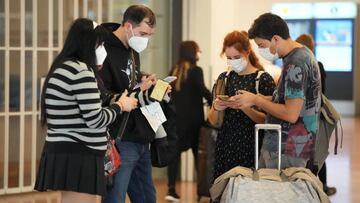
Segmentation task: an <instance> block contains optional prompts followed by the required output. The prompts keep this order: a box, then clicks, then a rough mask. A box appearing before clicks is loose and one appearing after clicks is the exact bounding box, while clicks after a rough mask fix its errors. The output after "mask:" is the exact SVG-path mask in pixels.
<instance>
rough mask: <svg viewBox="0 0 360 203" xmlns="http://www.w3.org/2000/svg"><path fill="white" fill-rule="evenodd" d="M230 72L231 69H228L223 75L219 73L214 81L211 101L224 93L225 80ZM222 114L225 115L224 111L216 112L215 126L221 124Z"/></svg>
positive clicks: (217, 126)
mask: <svg viewBox="0 0 360 203" xmlns="http://www.w3.org/2000/svg"><path fill="white" fill-rule="evenodd" d="M230 72H231V71H230V70H229V71H227V72H226V74H225V75H220V77H219V78H218V79H217V80H216V81H215V84H214V87H213V91H212V95H213V101H215V99H216V96H217V95H225V87H226V82H227V78H228V76H229V74H230ZM224 116H225V111H219V112H218V119H217V121H216V123H215V124H214V127H215V128H220V127H221V126H222V124H223V122H224Z"/></svg>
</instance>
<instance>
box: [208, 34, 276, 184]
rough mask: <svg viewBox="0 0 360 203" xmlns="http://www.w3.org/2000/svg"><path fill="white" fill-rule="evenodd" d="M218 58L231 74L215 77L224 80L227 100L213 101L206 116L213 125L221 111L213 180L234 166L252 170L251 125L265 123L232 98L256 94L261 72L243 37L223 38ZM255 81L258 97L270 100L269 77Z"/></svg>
mask: <svg viewBox="0 0 360 203" xmlns="http://www.w3.org/2000/svg"><path fill="white" fill-rule="evenodd" d="M221 55H225V56H226V58H227V63H228V65H229V68H230V70H231V72H230V73H229V74H228V76H226V73H227V72H224V73H222V74H220V76H219V78H220V77H221V78H224V77H227V82H226V86H225V94H226V95H228V96H229V98H228V99H224V98H220V97H218V98H216V99H215V101H214V102H213V106H212V108H211V110H210V112H209V121H210V122H211V123H213V124H214V123H215V121H216V120H217V117H218V111H223V110H224V111H225V116H224V122H223V124H222V126H221V128H220V130H219V134H218V138H217V141H216V147H215V166H214V179H215V178H217V177H218V176H220V175H221V174H223V173H225V172H226V171H228V170H230V169H232V168H233V167H235V166H244V167H253V166H254V157H255V152H254V150H255V147H254V146H255V141H254V140H255V137H254V125H255V124H256V123H264V121H265V114H264V113H263V112H260V111H258V110H257V109H254V108H239V107H238V106H237V105H236V102H235V98H234V97H233V96H234V95H236V94H237V92H238V91H239V90H246V91H250V92H253V93H255V94H256V93H257V91H256V80H257V78H258V75H260V74H258V73H259V71H262V70H263V66H262V65H261V64H260V63H259V60H258V58H257V56H256V55H255V53H254V51H253V50H252V48H251V45H250V41H249V38H248V35H247V33H246V32H245V31H242V32H239V31H233V32H231V33H229V34H227V35H226V37H225V39H224V43H223V48H222V52H221ZM258 80H259V81H258V84H259V86H258V93H259V94H261V95H264V96H271V95H272V94H273V91H274V89H275V83H274V80H273V78H272V77H271V76H270V74H268V73H266V72H264V73H262V74H261V75H260V77H259V78H258Z"/></svg>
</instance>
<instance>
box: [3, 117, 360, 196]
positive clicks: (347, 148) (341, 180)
mask: <svg viewBox="0 0 360 203" xmlns="http://www.w3.org/2000/svg"><path fill="white" fill-rule="evenodd" d="M342 124H343V129H344V143H343V148H342V149H340V150H339V154H338V155H333V154H331V155H330V156H329V158H328V160H327V165H328V184H329V185H331V186H336V187H337V191H338V192H337V193H336V194H335V195H334V196H332V197H331V201H332V202H333V203H358V202H360V192H359V191H360V190H359V188H357V187H360V117H358V118H343V119H342ZM331 153H333V152H331ZM155 182H156V188H157V200H158V203H163V202H166V201H165V200H164V197H165V194H166V189H167V186H166V180H156V181H155ZM177 191H178V193H179V195H180V196H181V202H182V203H195V202H197V195H196V183H194V182H181V183H179V184H178V185H177ZM59 198H60V197H59V194H58V193H29V194H21V195H19V194H17V195H11V196H0V203H56V202H57V199H59ZM127 202H130V201H127ZM201 202H208V199H202V201H201Z"/></svg>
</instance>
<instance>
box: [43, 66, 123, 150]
mask: <svg viewBox="0 0 360 203" xmlns="http://www.w3.org/2000/svg"><path fill="white" fill-rule="evenodd" d="M45 94H46V95H45V110H46V117H47V119H46V121H47V127H48V129H47V136H46V141H47V142H52V143H55V142H75V143H80V144H84V145H85V146H86V147H88V148H90V149H93V150H97V151H104V150H106V143H107V138H106V134H105V132H106V129H107V126H108V125H109V124H111V123H112V122H113V121H114V120H115V118H116V116H117V115H118V114H120V113H121V109H120V107H119V106H118V105H117V104H112V105H110V106H109V107H106V108H103V107H102V106H101V99H100V92H99V89H98V85H97V82H96V79H95V75H94V73H93V72H92V71H91V70H89V69H88V68H87V66H86V64H84V63H82V62H74V61H66V62H64V63H63V65H62V67H59V68H58V69H56V70H55V71H54V73H53V74H52V76H51V78H50V79H49V83H48V86H47V88H46V90H45Z"/></svg>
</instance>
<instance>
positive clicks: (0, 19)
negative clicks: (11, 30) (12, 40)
mask: <svg viewBox="0 0 360 203" xmlns="http://www.w3.org/2000/svg"><path fill="white" fill-rule="evenodd" d="M0 27H2V28H3V27H5V1H4V0H2V1H0ZM0 46H5V29H0Z"/></svg>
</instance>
